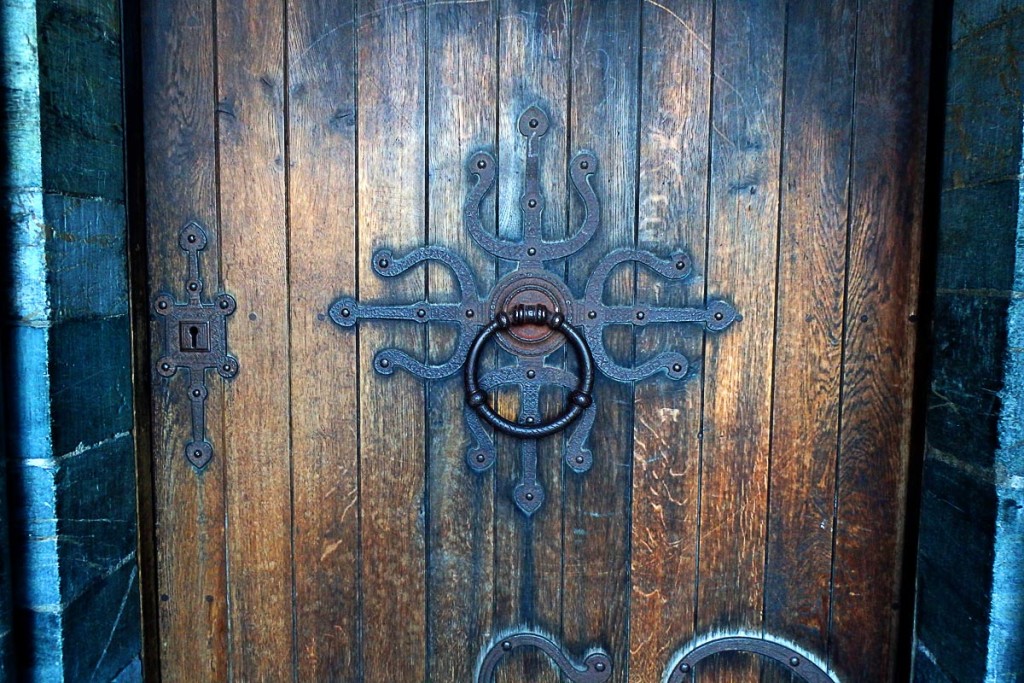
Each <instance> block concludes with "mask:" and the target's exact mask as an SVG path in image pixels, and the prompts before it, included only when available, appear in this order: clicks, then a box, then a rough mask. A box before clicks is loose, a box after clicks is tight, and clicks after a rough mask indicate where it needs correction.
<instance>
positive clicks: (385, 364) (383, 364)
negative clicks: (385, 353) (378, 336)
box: [380, 358, 391, 368]
mask: <svg viewBox="0 0 1024 683" xmlns="http://www.w3.org/2000/svg"><path fill="white" fill-rule="evenodd" d="M380 366H381V367H382V368H389V367H391V361H389V360H388V359H387V358H381V359H380Z"/></svg>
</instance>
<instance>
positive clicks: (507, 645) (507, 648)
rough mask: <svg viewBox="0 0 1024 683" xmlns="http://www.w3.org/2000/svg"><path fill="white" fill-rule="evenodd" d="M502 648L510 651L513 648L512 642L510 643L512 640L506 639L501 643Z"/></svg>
mask: <svg viewBox="0 0 1024 683" xmlns="http://www.w3.org/2000/svg"><path fill="white" fill-rule="evenodd" d="M501 649H502V650H504V651H505V652H508V651H509V650H511V649H512V643H510V642H508V641H507V640H506V641H505V642H504V643H502V644H501Z"/></svg>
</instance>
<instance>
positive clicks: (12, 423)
mask: <svg viewBox="0 0 1024 683" xmlns="http://www.w3.org/2000/svg"><path fill="white" fill-rule="evenodd" d="M3 333H4V358H3V363H4V367H3V373H4V378H5V382H4V401H5V406H4V408H5V410H4V436H5V446H6V448H7V456H8V457H9V458H48V457H50V456H51V455H52V451H53V449H52V441H51V432H50V428H51V419H50V372H49V357H50V356H49V354H50V349H49V346H50V330H49V329H48V328H46V327H29V326H26V325H10V326H8V327H7V328H6V329H4V332H3Z"/></svg>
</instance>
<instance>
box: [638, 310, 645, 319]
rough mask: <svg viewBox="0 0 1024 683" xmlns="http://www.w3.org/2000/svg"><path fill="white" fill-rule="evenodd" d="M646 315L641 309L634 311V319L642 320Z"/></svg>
mask: <svg viewBox="0 0 1024 683" xmlns="http://www.w3.org/2000/svg"><path fill="white" fill-rule="evenodd" d="M646 317H647V314H646V313H644V312H643V311H637V312H636V319H637V320H643V319H644V318H646Z"/></svg>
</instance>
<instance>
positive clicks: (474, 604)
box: [426, 3, 498, 681]
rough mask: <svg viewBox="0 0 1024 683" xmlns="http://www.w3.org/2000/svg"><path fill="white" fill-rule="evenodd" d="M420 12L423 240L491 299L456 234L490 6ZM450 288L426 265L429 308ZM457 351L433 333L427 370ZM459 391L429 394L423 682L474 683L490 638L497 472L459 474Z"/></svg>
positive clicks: (476, 257)
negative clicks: (462, 268) (448, 252)
mask: <svg viewBox="0 0 1024 683" xmlns="http://www.w3.org/2000/svg"><path fill="white" fill-rule="evenodd" d="M426 11H427V17H426V24H427V28H426V31H427V36H428V41H429V44H428V46H427V58H426V61H427V79H428V82H429V84H430V86H429V88H428V92H429V99H428V101H427V111H428V122H427V126H428V127H427V135H428V139H429V140H430V150H429V153H428V158H429V160H428V164H429V166H428V181H427V182H428V189H427V192H428V199H427V205H428V208H429V210H428V216H429V225H428V235H429V241H430V243H431V244H436V245H441V246H445V247H448V248H449V249H452V250H453V251H455V252H457V253H460V254H465V255H466V257H467V259H466V260H467V262H468V263H469V265H470V267H471V268H472V270H473V271H474V272H475V273H477V278H478V281H477V286H478V287H479V288H481V291H488V290H489V289H490V288H491V287H492V286H493V285H494V280H495V272H496V270H495V260H494V258H493V257H491V256H490V255H488V254H486V253H485V252H484V251H483V250H481V249H479V248H477V247H476V245H475V244H474V243H473V240H472V238H471V237H470V235H469V234H468V233H467V232H466V231H465V230H463V229H462V206H463V202H464V198H465V192H464V190H465V187H466V181H467V179H468V178H469V177H470V175H469V172H468V171H467V170H466V169H467V164H466V159H468V158H469V156H470V155H471V154H473V153H474V152H476V151H478V150H479V149H481V148H488V149H493V146H494V135H495V130H496V127H495V116H496V113H495V107H494V100H495V99H496V95H497V74H496V73H495V72H494V70H493V69H492V68H490V65H492V64H493V60H494V58H495V52H496V50H497V28H498V22H497V15H496V13H495V11H496V8H495V6H494V5H492V4H490V3H471V4H460V3H440V4H434V5H430V6H429V7H428V8H427V10H426ZM493 207H494V205H493V196H492V197H491V198H490V200H489V202H488V205H487V206H486V208H485V213H484V215H485V216H487V219H488V223H490V222H492V221H493V220H494V215H495V213H494V208H493ZM455 287H456V285H455V282H454V280H453V278H452V277H451V274H450V273H449V272H448V270H447V269H446V268H445V267H444V266H441V265H432V266H428V291H429V292H430V293H431V297H430V298H431V300H432V301H441V300H451V297H450V296H446V295H445V293H446V292H454V291H455ZM454 343H455V335H454V334H453V329H452V328H450V327H448V328H446V327H445V326H441V325H432V326H430V327H429V328H428V330H427V344H428V358H429V360H430V362H432V363H438V364H439V363H443V362H445V360H446V359H447V358H448V357H449V356H450V355H451V353H452V350H453V347H454ZM464 393H465V390H464V389H463V385H462V376H461V374H456V375H454V376H452V377H450V378H448V379H445V380H439V381H437V382H433V383H431V384H430V385H429V386H428V387H427V406H428V425H429V429H428V434H429V436H428V438H427V444H428V448H427V468H428V469H427V486H428V489H429V490H428V500H429V504H428V510H427V523H428V525H429V526H428V529H427V533H428V539H427V541H428V552H429V555H428V559H427V591H428V609H427V634H428V641H427V661H428V672H427V678H428V679H429V680H438V681H469V680H471V679H472V677H473V673H474V670H475V668H476V660H477V653H478V652H479V650H480V647H481V643H484V642H486V641H487V639H488V637H489V634H490V633H491V631H492V626H491V618H492V614H493V606H492V596H493V595H494V579H493V576H494V474H493V472H489V473H487V474H485V475H482V476H481V475H477V474H475V473H473V472H472V471H470V469H469V468H468V467H466V461H465V458H464V454H465V452H466V449H467V448H468V447H469V446H470V445H471V440H470V438H469V436H468V434H467V432H466V429H465V422H464V420H463V419H462V408H463V405H464V402H465V401H464V398H463V396H464Z"/></svg>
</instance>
